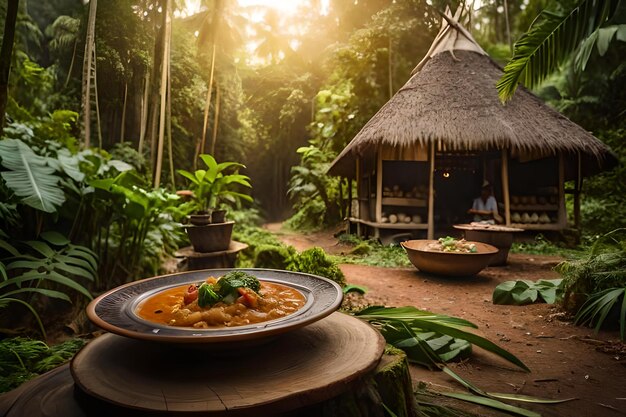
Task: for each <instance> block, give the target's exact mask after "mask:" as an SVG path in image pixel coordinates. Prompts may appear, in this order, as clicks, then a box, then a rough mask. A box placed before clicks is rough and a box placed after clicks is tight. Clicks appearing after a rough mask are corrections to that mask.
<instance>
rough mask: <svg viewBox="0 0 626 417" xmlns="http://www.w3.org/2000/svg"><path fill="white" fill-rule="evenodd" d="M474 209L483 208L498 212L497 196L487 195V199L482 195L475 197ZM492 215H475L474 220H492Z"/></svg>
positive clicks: (483, 209)
mask: <svg viewBox="0 0 626 417" xmlns="http://www.w3.org/2000/svg"><path fill="white" fill-rule="evenodd" d="M472 208H473V209H474V210H482V211H490V212H492V213H494V214H498V203H497V202H496V198H495V197H494V196H492V195H490V196H489V197H487V201H483V199H482V198H481V197H478V198H475V199H474V204H473V205H472ZM492 219H493V218H492V217H490V216H489V217H488V216H481V215H480V214H475V215H474V221H476V222H479V221H481V220H492Z"/></svg>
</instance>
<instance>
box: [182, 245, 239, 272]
mask: <svg viewBox="0 0 626 417" xmlns="http://www.w3.org/2000/svg"><path fill="white" fill-rule="evenodd" d="M247 248H248V245H247V244H245V243H241V242H237V241H235V240H231V241H230V244H229V245H228V248H227V249H226V250H221V251H216V252H196V251H194V250H193V247H191V246H187V247H184V248H182V249H179V250H178V251H177V252H176V254H175V255H176V257H177V258H185V259H186V261H187V266H186V268H184V270H186V271H196V270H199V269H215V268H234V266H235V261H236V260H237V255H238V254H239V252H241V251H242V250H246V249H247Z"/></svg>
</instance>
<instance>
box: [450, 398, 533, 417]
mask: <svg viewBox="0 0 626 417" xmlns="http://www.w3.org/2000/svg"><path fill="white" fill-rule="evenodd" d="M440 394H441V395H443V396H445V397H450V398H456V399H458V400H463V401H467V402H471V403H474V404H480V405H484V406H487V407H490V408H495V409H497V410H502V411H506V412H508V413H511V414H516V415H519V416H524V417H541V414H539V413H536V412H534V411H531V410H526V409H524V408H520V407H516V406H514V405H510V404H505V403H503V402H502V401H498V400H496V399H493V398H489V397H482V396H479V395H473V394H465V393H461V392H440Z"/></svg>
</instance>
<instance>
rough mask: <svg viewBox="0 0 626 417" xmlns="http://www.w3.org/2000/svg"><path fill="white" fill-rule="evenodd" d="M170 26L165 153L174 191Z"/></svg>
mask: <svg viewBox="0 0 626 417" xmlns="http://www.w3.org/2000/svg"><path fill="white" fill-rule="evenodd" d="M171 36H172V25H170V46H169V48H168V57H167V62H168V64H167V148H168V149H167V151H168V156H169V162H170V180H171V181H172V189H174V190H175V189H176V179H175V178H174V151H173V147H172V66H171V65H170V64H171V63H172V45H171Z"/></svg>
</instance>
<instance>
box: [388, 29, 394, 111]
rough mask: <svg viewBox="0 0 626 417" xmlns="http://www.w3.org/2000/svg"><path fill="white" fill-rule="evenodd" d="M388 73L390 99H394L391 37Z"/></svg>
mask: <svg viewBox="0 0 626 417" xmlns="http://www.w3.org/2000/svg"><path fill="white" fill-rule="evenodd" d="M387 52H388V53H387V72H388V73H389V99H391V97H393V65H392V64H393V63H392V61H391V36H389V47H388V49H387Z"/></svg>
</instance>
